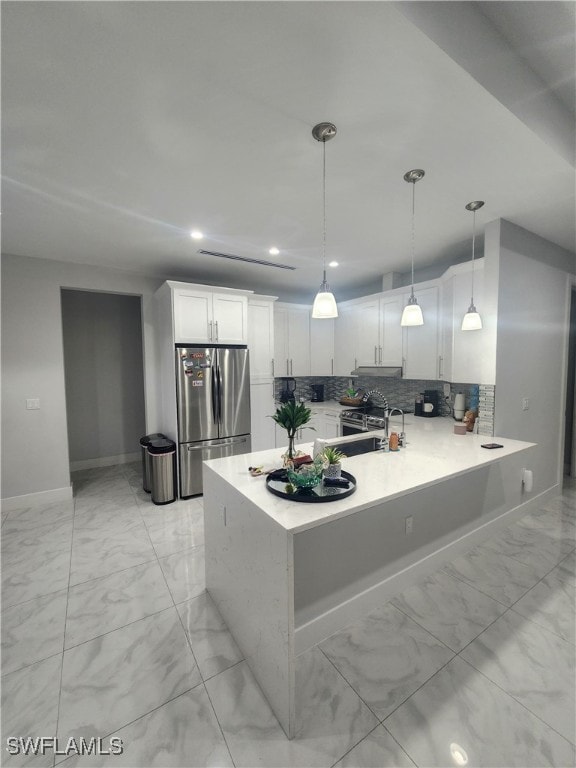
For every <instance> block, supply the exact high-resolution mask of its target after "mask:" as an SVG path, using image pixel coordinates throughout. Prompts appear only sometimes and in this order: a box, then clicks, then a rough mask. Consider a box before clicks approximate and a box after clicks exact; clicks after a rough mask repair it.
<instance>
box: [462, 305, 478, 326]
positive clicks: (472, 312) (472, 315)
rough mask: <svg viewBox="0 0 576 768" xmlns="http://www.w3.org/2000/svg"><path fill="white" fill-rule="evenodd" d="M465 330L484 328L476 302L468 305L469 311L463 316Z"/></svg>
mask: <svg viewBox="0 0 576 768" xmlns="http://www.w3.org/2000/svg"><path fill="white" fill-rule="evenodd" d="M461 330H463V331H481V330H482V318H481V317H480V315H479V314H478V312H476V307H475V306H474V304H470V306H469V307H468V312H466V314H465V315H464V317H463V318H462V328H461Z"/></svg>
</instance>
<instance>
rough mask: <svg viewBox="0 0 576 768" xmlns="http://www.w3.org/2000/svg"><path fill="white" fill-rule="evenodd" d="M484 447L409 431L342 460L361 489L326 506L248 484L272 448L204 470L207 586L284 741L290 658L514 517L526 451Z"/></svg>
mask: <svg viewBox="0 0 576 768" xmlns="http://www.w3.org/2000/svg"><path fill="white" fill-rule="evenodd" d="M437 421H438V422H439V421H440V420H437ZM442 421H444V420H442ZM448 427H450V429H448ZM484 442H487V439H486V438H485V437H479V436H477V435H466V436H457V435H453V434H452V430H451V424H449V423H448V420H446V423H445V424H440V423H438V424H435V425H434V426H433V427H432V426H427V427H426V428H422V429H418V430H413V433H412V435H411V439H410V442H409V444H408V446H407V447H406V448H405V449H403V450H402V451H400V452H398V453H394V454H389V453H382V452H377V453H372V454H364V455H361V456H355V457H351V458H349V459H346V460H345V465H346V469H347V470H348V471H350V472H351V473H352V474H353V475H354V476H355V477H356V480H357V483H358V490H357V492H356V493H355V494H354V495H353V496H350V497H348V498H346V499H343V500H339V501H334V502H331V503H328V504H299V503H296V502H293V501H286V500H284V499H281V498H278V497H276V496H273V495H272V494H270V493H269V492H268V491H267V489H266V487H265V481H264V478H263V477H250V475H249V473H248V467H249V466H255V465H262V464H264V465H265V466H266V465H267V466H274V465H275V464H278V462H279V458H280V454H281V452H282V451H281V450H280V449H275V450H270V451H264V452H260V453H257V454H247V455H245V456H236V457H230V458H226V459H218V460H213V461H208V462H206V463H205V466H204V483H205V486H204V487H205V496H204V515H205V528H206V586H207V589H208V591H209V592H210V594H211V596H212V598H213V599H214V601H215V603H216V605H217V607H218V609H219V611H220V613H221V614H222V616H223V618H224V620H225V621H226V623H227V625H228V627H229V629H230V630H231V632H232V634H233V636H234V638H235V640H236V642H237V643H238V645H239V646H240V648H241V650H242V652H243V653H244V655H245V658H246V660H247V662H248V664H249V666H250V668H251V669H252V672H253V673H254V675H255V677H256V679H257V681H258V683H259V685H260V687H261V688H262V690H263V691H264V693H265V695H266V697H267V698H268V701H269V703H270V705H271V706H272V709H273V710H274V712H275V714H276V716H277V717H278V720H279V721H280V723H281V724H282V727H283V728H284V730H285V732H286V734H287V736H288V737H289V738H292V737H293V736H294V735H295V733H296V730H297V719H296V715H297V713H296V712H295V657H296V656H297V655H298V654H299V653H302V652H303V651H304V650H306V649H308V648H310V647H312V646H313V645H315V644H316V643H318V642H320V641H321V640H323V639H325V638H326V637H327V636H329V635H330V634H332V633H333V632H334V631H336V630H338V629H340V628H342V627H344V626H346V625H347V624H349V623H350V622H352V621H354V620H356V619H357V618H359V617H361V616H363V615H365V614H366V613H368V612H369V611H370V610H372V609H374V608H376V607H378V606H380V605H382V604H383V603H385V602H386V601H387V600H389V599H390V598H391V597H392V596H393V595H394V594H397V593H398V592H400V591H402V590H403V589H405V588H406V587H407V586H409V585H410V584H412V583H413V582H414V581H415V580H416V579H417V578H418V577H420V576H422V575H424V574H426V573H428V572H430V571H432V570H434V569H436V568H438V567H440V566H441V565H442V564H443V563H444V562H446V561H448V560H449V559H451V558H453V557H454V556H455V554H458V553H459V552H460V551H463V550H465V549H469V548H471V547H472V546H474V545H475V544H476V543H478V542H479V541H481V540H483V539H484V538H486V537H487V536H489V535H492V534H493V532H494V530H495V528H496V527H498V526H502V527H503V526H504V525H507V524H509V523H510V522H511V521H512V520H513V519H515V517H517V516H519V515H520V514H523V513H524V511H525V506H526V503H527V501H528V498H529V497H528V495H527V494H526V493H525V491H524V490H523V486H522V470H523V469H524V468H530V456H531V453H532V451H533V449H534V448H535V444H533V443H524V442H520V441H515V440H507V439H504V438H502V439H500V438H499V439H498V442H500V443H502V444H503V448H502V449H497V450H492V451H490V450H486V449H484V448H481V444H482V443H484ZM303 448H304V450H308V451H310V452H311V450H312V445H311V444H310V445H307V444H306V445H304V446H303ZM407 518H411V521H410V528H411V530H412V533H407V529H408V526H407Z"/></svg>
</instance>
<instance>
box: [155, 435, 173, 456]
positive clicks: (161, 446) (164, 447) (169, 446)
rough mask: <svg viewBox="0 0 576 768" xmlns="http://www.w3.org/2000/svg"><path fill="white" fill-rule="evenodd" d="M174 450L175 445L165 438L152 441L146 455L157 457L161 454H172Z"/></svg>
mask: <svg viewBox="0 0 576 768" xmlns="http://www.w3.org/2000/svg"><path fill="white" fill-rule="evenodd" d="M175 450H176V443H175V442H174V440H170V439H169V438H167V437H164V438H161V439H160V440H152V442H151V443H150V445H149V446H148V453H151V454H152V455H157V454H161V453H173V452H174V451H175Z"/></svg>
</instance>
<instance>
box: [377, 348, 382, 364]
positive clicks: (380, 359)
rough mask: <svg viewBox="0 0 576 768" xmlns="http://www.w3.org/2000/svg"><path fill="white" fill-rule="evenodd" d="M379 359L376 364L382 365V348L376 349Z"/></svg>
mask: <svg viewBox="0 0 576 768" xmlns="http://www.w3.org/2000/svg"><path fill="white" fill-rule="evenodd" d="M378 352H379V357H378V362H379V363H380V365H382V347H378Z"/></svg>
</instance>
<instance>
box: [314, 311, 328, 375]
mask: <svg viewBox="0 0 576 768" xmlns="http://www.w3.org/2000/svg"><path fill="white" fill-rule="evenodd" d="M310 375H311V376H334V320H331V319H324V320H315V319H314V318H313V317H310Z"/></svg>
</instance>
